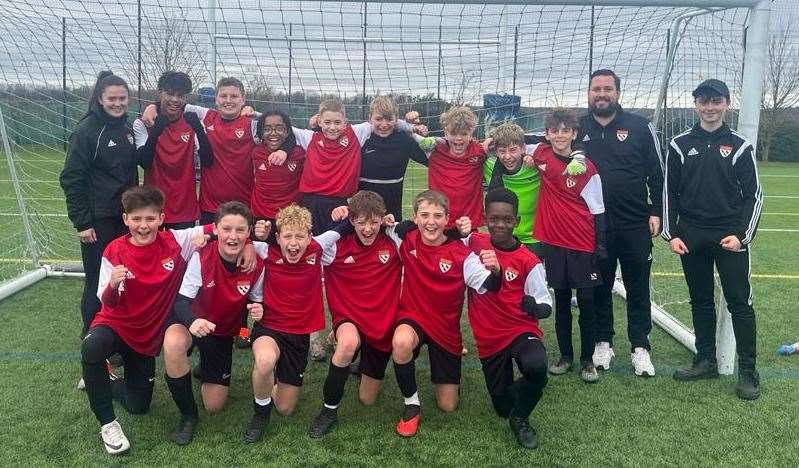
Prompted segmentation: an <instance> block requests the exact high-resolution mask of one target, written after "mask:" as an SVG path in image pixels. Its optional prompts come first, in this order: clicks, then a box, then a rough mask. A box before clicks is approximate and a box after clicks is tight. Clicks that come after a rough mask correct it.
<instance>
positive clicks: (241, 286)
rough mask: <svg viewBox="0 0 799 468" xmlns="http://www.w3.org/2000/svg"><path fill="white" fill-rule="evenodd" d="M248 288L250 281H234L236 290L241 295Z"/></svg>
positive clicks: (245, 292) (247, 290)
mask: <svg viewBox="0 0 799 468" xmlns="http://www.w3.org/2000/svg"><path fill="white" fill-rule="evenodd" d="M249 290H250V282H249V281H239V282H238V283H236V291H238V292H239V294H241V295H242V296H243V295H245V294H247V292H249Z"/></svg>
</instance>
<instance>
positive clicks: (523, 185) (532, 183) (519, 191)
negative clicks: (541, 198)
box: [483, 157, 541, 244]
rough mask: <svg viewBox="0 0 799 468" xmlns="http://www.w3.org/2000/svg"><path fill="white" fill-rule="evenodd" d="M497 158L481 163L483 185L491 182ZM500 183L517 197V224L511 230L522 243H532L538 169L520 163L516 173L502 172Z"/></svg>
mask: <svg viewBox="0 0 799 468" xmlns="http://www.w3.org/2000/svg"><path fill="white" fill-rule="evenodd" d="M497 161H498V160H497V158H495V157H492V158H489V159H486V162H485V164H484V165H483V180H484V181H485V186H486V187H488V185H489V184H490V183H491V175H492V174H493V173H494V166H495V165H496V164H497ZM499 164H501V163H499ZM502 185H504V186H505V188H506V189H508V190H510V191H511V192H513V193H515V194H516V196H517V197H519V218H520V220H519V225H518V226H516V229H514V230H513V235H514V236H516V237H517V238H518V239H519V241H520V242H521V243H522V244H534V243H537V242H538V240H536V239H535V238H533V224H534V223H535V210H536V207H537V206H538V190H539V188H540V187H541V179H540V177H539V176H538V170H537V169H536V168H534V167H527V166H524V165H522V167H521V169H519V171H518V172H517V173H516V174H504V175H503V176H502Z"/></svg>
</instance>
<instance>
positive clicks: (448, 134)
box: [444, 127, 474, 156]
mask: <svg viewBox="0 0 799 468" xmlns="http://www.w3.org/2000/svg"><path fill="white" fill-rule="evenodd" d="M472 133H474V129H471V130H458V129H453V128H451V127H447V128H445V129H444V138H445V139H446V140H447V143H449V151H450V153H452V155H453V156H463V155H464V154H466V148H468V147H469V143H470V142H471V141H472Z"/></svg>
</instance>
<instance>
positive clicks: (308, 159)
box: [294, 125, 361, 197]
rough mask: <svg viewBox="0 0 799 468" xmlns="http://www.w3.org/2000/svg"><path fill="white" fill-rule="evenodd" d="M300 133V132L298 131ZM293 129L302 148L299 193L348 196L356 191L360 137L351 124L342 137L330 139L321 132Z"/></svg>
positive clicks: (359, 169) (359, 170)
mask: <svg viewBox="0 0 799 468" xmlns="http://www.w3.org/2000/svg"><path fill="white" fill-rule="evenodd" d="M299 132H301V133H299ZM307 132H309V130H305V131H303V130H299V131H298V130H295V131H294V134H295V136H297V143H298V144H300V145H302V146H303V147H305V167H304V168H303V171H302V178H301V179H300V192H302V193H312V194H316V195H327V196H331V197H349V196H350V195H352V194H354V193H355V192H356V191H357V190H358V177H359V175H360V172H361V140H360V138H359V137H360V134H358V135H356V133H355V130H353V127H352V125H347V127H346V128H345V129H344V132H342V134H341V136H340V137H338V139H336V140H329V139H327V138H325V136H324V135H322V132H313V135H311V138H310V140H308V139H307V135H309V134H308V133H307Z"/></svg>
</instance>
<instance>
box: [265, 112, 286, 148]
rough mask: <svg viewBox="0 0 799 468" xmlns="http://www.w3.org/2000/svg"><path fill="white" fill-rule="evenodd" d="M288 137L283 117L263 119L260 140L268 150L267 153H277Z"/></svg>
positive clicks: (274, 116)
mask: <svg viewBox="0 0 799 468" xmlns="http://www.w3.org/2000/svg"><path fill="white" fill-rule="evenodd" d="M288 136H289V128H288V126H287V125H286V123H285V122H283V117H281V116H279V115H269V116H267V117H265V118H264V129H263V133H262V134H261V139H262V140H263V141H264V144H265V145H266V147H267V148H268V149H269V151H277V150H279V149H280V148H281V147H282V146H283V143H285V142H286V138H288Z"/></svg>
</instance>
